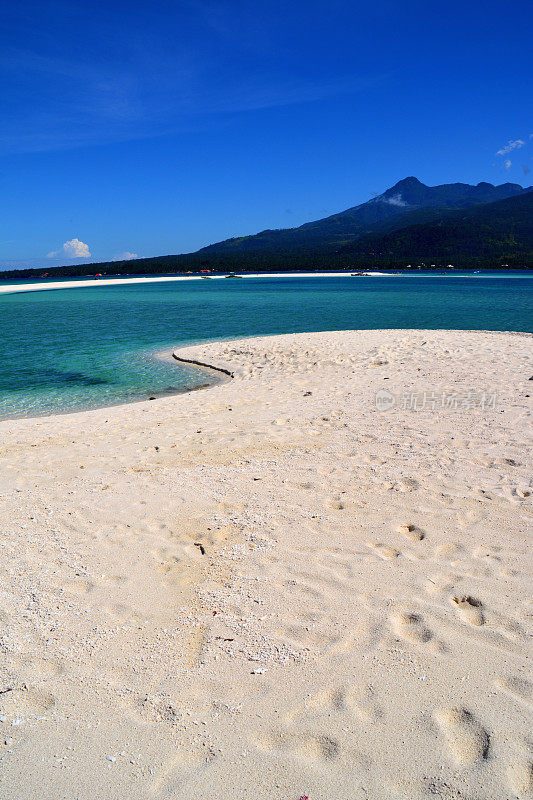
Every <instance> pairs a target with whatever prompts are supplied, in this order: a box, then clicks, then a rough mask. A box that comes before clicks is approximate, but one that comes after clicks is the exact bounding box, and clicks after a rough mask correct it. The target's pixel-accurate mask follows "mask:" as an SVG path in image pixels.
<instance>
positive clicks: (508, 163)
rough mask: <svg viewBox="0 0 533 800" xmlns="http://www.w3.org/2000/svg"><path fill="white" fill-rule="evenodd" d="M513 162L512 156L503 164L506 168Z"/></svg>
mask: <svg viewBox="0 0 533 800" xmlns="http://www.w3.org/2000/svg"><path fill="white" fill-rule="evenodd" d="M512 163H513V162H512V161H511V159H510V158H506V159H505V161H504V162H503V166H504V167H505V169H509V167H510V166H511V164H512Z"/></svg>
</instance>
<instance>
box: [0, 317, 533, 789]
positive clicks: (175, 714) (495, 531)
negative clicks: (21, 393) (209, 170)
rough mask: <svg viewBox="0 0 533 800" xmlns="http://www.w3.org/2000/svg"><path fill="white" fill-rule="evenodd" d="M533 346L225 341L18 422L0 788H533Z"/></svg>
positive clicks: (0, 451) (491, 341)
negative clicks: (112, 400) (207, 371)
mask: <svg viewBox="0 0 533 800" xmlns="http://www.w3.org/2000/svg"><path fill="white" fill-rule="evenodd" d="M532 343H533V339H532V338H531V336H528V335H521V334H507V333H485V332H465V331H406V330H393V331H390V330H389V331H375V330H374V331H345V332H328V333H311V334H296V335H287V336H273V337H265V338H254V339H242V340H239V341H235V342H215V343H210V344H206V345H199V346H195V347H189V348H185V349H182V350H180V351H179V353H178V354H177V355H178V356H180V357H183V358H186V359H192V360H196V361H200V362H202V363H205V364H210V365H214V366H217V367H220V368H223V369H225V370H227V371H229V372H231V373H232V374H233V378H232V379H228V380H226V381H225V382H223V383H219V384H217V385H215V386H213V387H212V388H210V389H207V390H205V391H198V392H193V393H191V394H187V395H177V396H173V397H164V398H158V399H156V400H153V401H147V402H141V403H133V404H130V405H123V406H117V407H113V408H104V409H99V410H96V411H87V412H82V413H75V414H69V415H64V416H55V417H46V418H37V419H17V420H9V421H4V422H0V523H1V524H0V532H1V536H2V548H1V551H0V577H1V580H0V618H1V633H0V652H1V657H0V796H1V797H2V798H5V799H6V800H67V799H68V800H74V798H76V800H150V798H176V799H177V798H179V800H200V798H201V799H202V800H204V799H207V798H209V800H228V799H230V798H231V800H233V799H235V800H244V799H245V798H246V800H299V798H303V797H308V798H309V800H360V799H361V800H362V799H363V798H364V799H365V800H426V799H427V800H429V799H430V798H441V799H446V800H452V799H453V800H508V799H509V800H510V799H511V798H520V799H522V798H528V797H531V796H532V794H533V773H532V763H533V738H532V737H531V730H532V713H531V712H532V703H533V697H532V678H531V673H530V671H528V666H527V657H528V655H529V654H530V652H531V650H530V641H531V640H530V638H528V637H529V636H530V634H531V627H532V625H531V620H532V610H533V604H532V602H531V566H532V562H531V549H530V544H529V549H528V535H529V536H530V535H531V531H532V524H531V523H532V518H533V510H532V496H533V480H532V477H531V469H530V466H531V464H530V453H531V433H532V427H531V409H532V399H531V396H532V395H533V382H531V380H530V378H531V376H532V375H533V371H532V367H531V352H532ZM36 357H38V348H37V349H36ZM378 393H379V395H378V405H379V408H378V406H377V405H376V394H378ZM380 409H383V410H380Z"/></svg>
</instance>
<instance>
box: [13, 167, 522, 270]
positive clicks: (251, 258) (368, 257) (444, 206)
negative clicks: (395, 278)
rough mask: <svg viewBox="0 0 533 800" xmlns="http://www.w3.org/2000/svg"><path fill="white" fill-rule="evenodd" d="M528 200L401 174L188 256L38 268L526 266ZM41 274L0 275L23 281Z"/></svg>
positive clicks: (506, 190) (507, 191)
mask: <svg viewBox="0 0 533 800" xmlns="http://www.w3.org/2000/svg"><path fill="white" fill-rule="evenodd" d="M532 204H533V187H530V188H529V189H524V188H522V187H521V186H519V185H518V184H516V183H503V184H501V185H500V186H493V185H492V184H491V183H478V184H477V185H476V186H471V185H469V184H467V183H449V184H443V185H441V186H426V185H425V184H423V183H421V182H420V181H419V180H417V178H413V177H410V178H404V179H403V180H401V181H399V182H398V183H396V184H395V185H394V186H391V188H390V189H387V191H386V192H383V194H380V195H378V196H377V197H373V198H372V199H371V200H368V201H367V202H366V203H362V204H360V205H357V206H354V207H353V208H348V209H347V210H346V211H342V212H341V213H339V214H333V215H332V216H329V217H325V218H324V219H319V220H316V221H315V222H308V223H306V224H305V225H300V227H298V228H288V229H281V230H265V231H262V232H261V233H257V234H255V235H253V236H241V237H237V238H233V239H226V240H225V241H222V242H217V243H216V244H212V245H209V246H208V247H203V248H202V249H201V250H198V251H196V252H195V253H188V254H182V255H169V256H157V257H154V258H140V259H135V260H132V261H114V262H100V263H98V264H86V263H84V264H81V265H77V266H69V267H55V268H48V269H47V274H48V275H50V276H57V275H61V276H68V275H87V274H89V275H90V274H94V273H95V272H102V273H106V274H107V275H123V274H154V273H163V274H164V273H169V272H184V271H198V270H200V269H214V270H220V271H230V270H251V271H255V270H257V271H266V272H268V271H278V270H299V269H322V270H323V269H356V268H357V267H374V268H378V269H379V268H384V267H402V266H405V265H406V264H412V263H413V262H415V263H420V262H422V261H423V262H424V263H426V264H437V265H445V264H448V263H451V264H454V265H456V266H463V267H468V266H471V267H474V266H476V267H481V266H486V267H494V266H499V265H501V264H509V265H510V266H516V267H531V268H533V241H532V240H533V207H532ZM42 272H43V269H40V270H36V269H31V270H30V269H28V270H13V271H10V272H7V271H6V272H3V273H1V274H2V277H3V278H6V277H13V278H25V277H34V276H39V275H42Z"/></svg>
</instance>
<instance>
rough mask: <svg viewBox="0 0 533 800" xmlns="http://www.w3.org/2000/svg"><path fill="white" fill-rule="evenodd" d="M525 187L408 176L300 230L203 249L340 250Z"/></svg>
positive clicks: (218, 251)
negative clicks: (419, 217) (435, 182)
mask: <svg viewBox="0 0 533 800" xmlns="http://www.w3.org/2000/svg"><path fill="white" fill-rule="evenodd" d="M525 191H527V190H525V189H523V188H522V187H521V186H519V185H518V184H516V183H504V184H501V185H500V186H493V185H492V184H491V183H478V184H477V186H471V185H469V184H467V183H450V184H443V185H441V186H425V185H424V184H423V183H421V182H420V181H419V180H418V179H417V178H413V177H410V178H404V179H403V180H401V181H399V182H398V183H396V184H395V185H394V186H392V187H391V188H390V189H387V191H386V192H384V193H383V194H380V195H378V196H377V197H374V198H372V200H368V201H367V202H366V203H362V204H361V205H358V206H354V207H353V208H348V209H347V210H346V211H342V212H341V213H339V214H333V215H332V216H330V217H326V218H325V219H319V220H317V221H316V222H308V223H306V224H305V225H301V226H300V227H298V228H288V229H282V230H266V231H262V232H261V233H257V234H255V235H254V236H243V237H238V238H234V239H227V240H225V241H223V242H217V243H216V244H212V245H209V246H208V247H204V248H202V249H201V250H199V251H198V252H199V253H202V254H205V255H208V256H209V255H222V254H227V255H229V254H232V255H236V254H237V253H240V254H243V255H244V254H248V255H251V254H252V253H254V254H259V253H263V252H264V251H265V250H273V251H279V250H288V251H294V250H298V249H301V248H302V247H304V248H305V249H308V248H309V246H314V247H316V246H318V247H319V248H320V250H323V249H324V248H326V249H327V248H336V247H338V246H343V245H346V244H348V243H350V242H351V241H354V240H355V239H359V238H360V237H361V236H364V235H365V234H369V233H374V232H376V231H380V230H391V229H393V230H394V229H396V228H399V227H403V226H404V225H409V224H411V219H410V215H411V214H413V213H414V212H417V211H420V210H424V211H425V212H426V214H425V216H426V218H429V219H430V218H431V217H432V215H433V214H435V213H436V212H437V211H443V210H452V209H456V208H465V207H468V206H473V205H476V204H480V203H490V202H494V201H497V200H503V199H506V198H508V197H515V196H518V195H521V194H523V193H524V192H525Z"/></svg>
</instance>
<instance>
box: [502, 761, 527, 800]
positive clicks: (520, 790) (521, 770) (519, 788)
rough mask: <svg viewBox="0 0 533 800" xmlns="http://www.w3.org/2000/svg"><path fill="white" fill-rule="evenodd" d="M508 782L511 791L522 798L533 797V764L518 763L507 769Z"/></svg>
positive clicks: (510, 765)
mask: <svg viewBox="0 0 533 800" xmlns="http://www.w3.org/2000/svg"><path fill="white" fill-rule="evenodd" d="M507 781H508V783H509V787H510V788H511V790H512V791H513V792H514V793H515V794H516V795H518V797H520V798H524V800H526V798H530V797H533V762H531V761H518V762H516V763H515V764H509V766H508V767H507Z"/></svg>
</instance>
